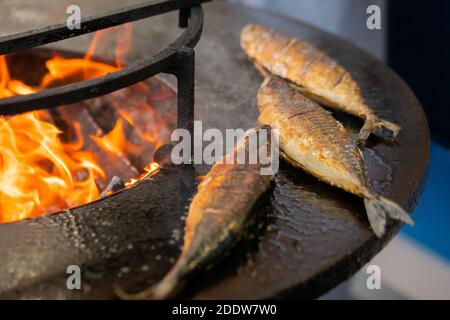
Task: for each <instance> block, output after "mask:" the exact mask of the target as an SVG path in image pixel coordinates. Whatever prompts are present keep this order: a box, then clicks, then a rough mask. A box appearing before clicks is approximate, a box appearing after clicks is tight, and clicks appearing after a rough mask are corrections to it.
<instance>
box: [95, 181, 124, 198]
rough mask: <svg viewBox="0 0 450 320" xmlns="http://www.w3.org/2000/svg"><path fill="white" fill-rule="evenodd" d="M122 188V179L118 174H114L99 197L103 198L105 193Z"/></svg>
mask: <svg viewBox="0 0 450 320" xmlns="http://www.w3.org/2000/svg"><path fill="white" fill-rule="evenodd" d="M123 188H125V183H123V181H122V179H120V178H119V177H118V176H114V177H112V179H111V181H110V182H109V184H108V186H107V187H106V188H105V190H103V191H102V193H101V194H100V198H104V197H106V196H107V195H109V194H111V193H113V192H116V191H119V190H120V189H123Z"/></svg>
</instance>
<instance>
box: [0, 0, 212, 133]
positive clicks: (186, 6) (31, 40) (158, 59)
mask: <svg viewBox="0 0 450 320" xmlns="http://www.w3.org/2000/svg"><path fill="white" fill-rule="evenodd" d="M209 1H211V0H165V1H150V3H149V2H147V3H144V4H140V5H136V6H130V7H127V8H123V9H119V10H116V11H113V12H110V13H106V14H103V15H98V16H93V17H89V18H85V19H82V20H81V28H80V29H75V30H70V29H69V28H67V26H66V25H65V24H57V25H53V26H48V27H44V28H42V29H38V30H31V31H27V32H23V33H19V34H15V35H11V36H6V37H2V38H0V55H4V54H8V53H14V52H18V51H21V50H25V49H29V48H33V47H36V46H40V45H44V44H48V43H52V42H57V41H60V40H64V39H68V38H73V37H76V36H79V35H82V34H86V33H90V32H94V31H98V30H102V29H106V28H109V27H113V26H117V25H120V24H124V23H127V22H132V21H136V20H140V19H144V18H148V17H152V16H156V15H160V14H164V13H167V12H170V11H175V10H179V27H180V28H185V30H184V32H183V33H182V34H181V36H180V37H179V38H178V39H176V40H175V41H174V42H173V43H171V44H170V45H169V46H167V47H166V48H164V49H163V50H161V51H160V52H158V53H157V54H156V55H154V56H152V57H148V58H146V59H144V60H143V61H140V62H138V63H134V64H131V65H129V66H127V67H126V68H124V69H121V70H119V71H116V72H113V73H110V74H107V75H104V76H102V77H98V78H95V79H91V80H85V81H80V82H76V83H72V84H69V85H65V86H60V87H56V88H51V89H46V90H42V91H39V92H37V93H34V94H30V95H24V96H14V97H11V98H5V99H0V115H15V114H19V113H23V112H28V111H32V110H39V109H44V108H54V107H57V106H61V105H66V104H72V103H75V102H78V101H81V100H84V99H89V98H94V97H98V96H101V95H104V94H107V93H110V92H113V91H116V90H119V89H122V88H124V87H128V86H130V85H133V84H135V83H138V82H140V81H143V80H145V79H147V78H150V77H152V76H154V75H156V74H158V73H161V72H164V73H169V74H172V75H174V76H175V77H176V78H177V87H178V90H177V92H178V99H177V126H178V128H183V129H187V130H189V132H192V130H193V119H194V71H195V52H194V49H193V48H194V47H195V45H196V44H197V42H198V40H199V39H200V36H201V33H202V28H203V10H202V8H201V3H203V2H209Z"/></svg>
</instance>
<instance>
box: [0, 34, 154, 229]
mask: <svg viewBox="0 0 450 320" xmlns="http://www.w3.org/2000/svg"><path fill="white" fill-rule="evenodd" d="M124 30H125V33H126V35H124V36H123V37H121V39H120V40H118V41H117V49H116V64H117V66H111V65H108V64H104V63H100V62H95V61H91V59H92V56H93V54H94V51H95V49H96V47H97V45H98V43H99V42H100V39H101V38H102V37H103V36H104V35H105V31H101V32H97V33H96V34H95V35H94V38H93V40H92V42H91V45H90V48H89V50H88V51H87V53H86V55H85V57H84V58H83V59H79V58H78V59H66V58H62V57H54V58H52V59H49V60H47V61H46V67H47V69H48V72H47V74H45V75H44V77H43V78H42V80H41V84H40V86H39V87H38V88H32V87H30V86H28V85H26V84H25V83H23V82H21V81H19V80H17V79H12V78H11V76H10V72H9V69H8V64H7V61H6V58H5V56H0V98H8V97H12V96H15V95H26V94H32V93H34V92H36V91H38V90H41V89H44V88H47V87H50V86H54V85H60V84H63V83H67V82H73V81H79V80H83V79H91V78H95V77H99V76H102V75H105V74H107V73H110V72H114V71H116V70H118V69H119V68H121V67H122V66H123V58H124V56H125V54H126V52H127V51H128V49H129V48H130V46H131V41H130V38H131V37H130V35H131V26H130V25H126V26H125V29H124ZM123 121H127V122H128V123H130V119H127V118H126V114H123V115H121V118H119V119H118V120H117V123H116V125H115V127H114V129H113V130H111V131H110V132H109V133H108V134H106V135H104V136H90V137H89V138H90V139H91V140H92V141H94V142H95V143H97V144H98V145H99V146H100V147H101V148H102V149H103V150H104V151H105V153H113V154H120V155H123V154H124V153H126V150H127V144H128V142H127V139H126V136H125V134H124V132H123ZM73 125H74V128H75V129H76V131H77V132H80V128H81V125H82V124H80V123H75V124H73ZM61 134H62V131H61V130H59V129H58V128H57V127H56V125H55V124H53V123H52V120H51V117H50V116H49V114H48V112H47V111H33V112H28V113H24V114H20V115H16V116H13V117H0V223H5V222H12V221H17V220H21V219H25V218H29V217H37V216H39V215H43V214H47V213H51V212H56V211H59V210H63V209H66V208H69V207H73V206H77V205H80V204H84V203H87V202H90V201H93V200H95V199H97V198H98V197H99V194H100V191H99V189H98V187H97V181H98V179H106V176H105V171H104V170H103V168H101V166H100V165H99V162H98V161H97V159H96V158H95V156H94V154H93V153H92V152H90V151H86V150H84V149H83V146H84V145H85V141H83V136H82V135H81V134H78V138H77V141H75V142H71V143H66V142H63V141H62V140H61ZM148 134H149V135H150V133H148ZM158 143H159V144H160V142H159V141H158ZM158 168H159V166H158V164H157V163H151V164H149V165H148V166H147V167H146V168H145V171H146V172H145V173H144V174H142V175H141V176H139V177H137V178H136V179H133V180H131V181H130V182H128V183H127V184H126V185H127V186H130V185H132V184H134V183H135V182H136V181H138V180H140V179H142V178H143V177H144V176H146V175H148V174H149V173H154V172H156V171H157V170H158Z"/></svg>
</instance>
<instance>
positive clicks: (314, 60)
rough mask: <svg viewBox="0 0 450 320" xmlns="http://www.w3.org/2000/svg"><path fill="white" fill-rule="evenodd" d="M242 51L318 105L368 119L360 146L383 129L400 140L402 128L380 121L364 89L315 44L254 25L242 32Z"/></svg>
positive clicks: (361, 135)
mask: <svg viewBox="0 0 450 320" xmlns="http://www.w3.org/2000/svg"><path fill="white" fill-rule="evenodd" d="M241 47H242V48H243V50H244V51H245V53H246V54H247V56H248V57H250V58H251V59H252V60H253V61H255V62H256V63H257V64H259V65H260V66H262V67H263V68H265V69H266V70H268V71H269V72H270V73H272V74H273V75H276V76H278V77H281V78H284V79H287V80H289V81H291V82H292V83H294V84H296V85H297V86H299V90H302V92H303V93H304V94H305V95H306V96H308V97H309V98H311V99H313V100H314V101H316V102H319V103H322V104H325V105H328V106H330V107H334V108H336V109H339V110H342V111H345V112H347V113H350V114H353V115H355V116H357V117H359V118H362V119H364V120H365V123H364V126H363V127H362V128H361V131H360V133H359V135H358V141H359V142H363V141H365V140H366V139H367V138H368V137H369V135H370V134H371V133H373V132H374V131H375V130H376V129H377V128H379V127H385V128H386V129H388V130H389V131H391V132H392V137H393V138H394V139H395V138H396V136H397V134H398V132H399V130H400V127H399V126H398V125H396V124H394V123H392V122H389V121H386V120H383V119H380V118H379V117H377V116H376V115H375V113H374V112H373V110H372V109H371V108H370V107H369V106H367V105H366V104H365V102H364V99H363V97H362V95H361V90H360V87H359V86H358V84H357V83H356V82H355V81H354V80H353V78H352V77H351V75H350V74H349V73H348V72H347V71H346V70H345V69H344V68H343V67H342V66H341V65H339V64H338V63H337V62H336V61H335V60H333V59H332V58H331V57H329V56H328V55H326V54H325V53H323V52H321V51H320V50H318V49H317V48H315V47H314V46H312V45H311V44H309V43H307V42H305V41H301V40H300V39H296V38H289V37H286V36H283V35H281V34H279V33H277V32H276V31H275V30H273V29H270V28H266V27H264V26H260V25H254V24H250V25H247V26H246V27H244V29H243V30H242V32H241Z"/></svg>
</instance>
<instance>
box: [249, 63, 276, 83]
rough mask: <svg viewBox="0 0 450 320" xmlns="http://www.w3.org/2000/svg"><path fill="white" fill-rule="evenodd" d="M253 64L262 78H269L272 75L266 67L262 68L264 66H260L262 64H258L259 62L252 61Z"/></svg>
mask: <svg viewBox="0 0 450 320" xmlns="http://www.w3.org/2000/svg"><path fill="white" fill-rule="evenodd" d="M253 64H254V65H255V68H256V70H258V72H259V73H260V74H261V76H262V77H263V78H264V79H267V78H271V77H272V74H271V73H270V72H269V71H268V70H267V69H266V68H264V67H263V66H262V64H260V63H258V62H256V61H253Z"/></svg>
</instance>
